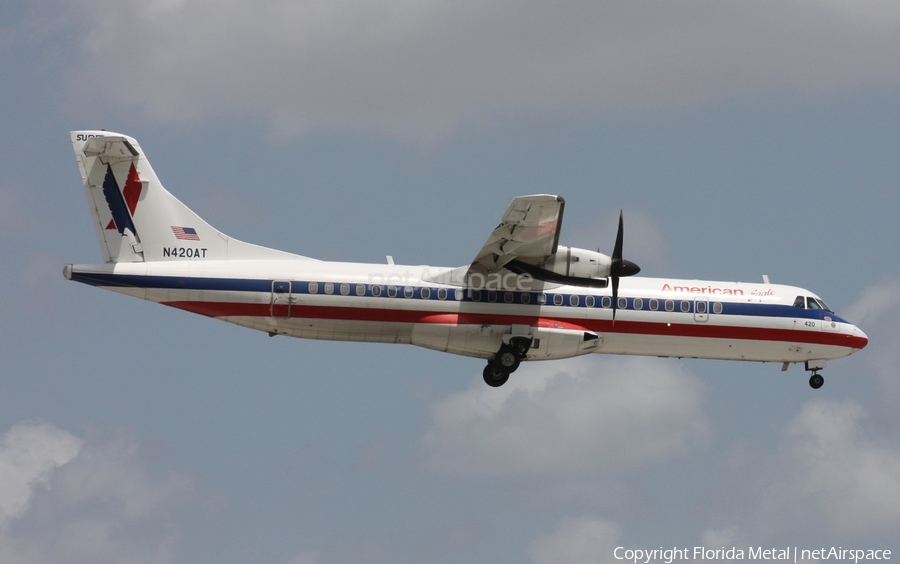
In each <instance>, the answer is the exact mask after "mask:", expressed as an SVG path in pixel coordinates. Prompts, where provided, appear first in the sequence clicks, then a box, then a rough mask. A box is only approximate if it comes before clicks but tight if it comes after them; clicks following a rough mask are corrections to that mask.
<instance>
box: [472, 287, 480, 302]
mask: <svg viewBox="0 0 900 564" xmlns="http://www.w3.org/2000/svg"><path fill="white" fill-rule="evenodd" d="M472 301H473V302H480V301H481V290H472Z"/></svg>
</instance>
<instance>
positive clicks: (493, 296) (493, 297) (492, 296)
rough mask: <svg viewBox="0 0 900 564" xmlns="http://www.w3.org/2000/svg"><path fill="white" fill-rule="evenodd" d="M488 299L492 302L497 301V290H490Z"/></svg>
mask: <svg viewBox="0 0 900 564" xmlns="http://www.w3.org/2000/svg"><path fill="white" fill-rule="evenodd" d="M488 301H489V302H491V303H494V302H496V301H497V292H496V291H495V290H488Z"/></svg>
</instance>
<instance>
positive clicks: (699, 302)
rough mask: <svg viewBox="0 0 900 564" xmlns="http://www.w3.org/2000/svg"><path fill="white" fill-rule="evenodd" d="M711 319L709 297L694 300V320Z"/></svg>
mask: <svg viewBox="0 0 900 564" xmlns="http://www.w3.org/2000/svg"><path fill="white" fill-rule="evenodd" d="M707 320H709V298H697V299H695V300H694V321H697V322H699V323H705V322H706V321H707Z"/></svg>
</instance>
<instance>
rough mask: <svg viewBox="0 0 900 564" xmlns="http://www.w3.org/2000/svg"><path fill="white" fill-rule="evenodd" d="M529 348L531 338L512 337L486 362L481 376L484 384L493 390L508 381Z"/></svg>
mask: <svg viewBox="0 0 900 564" xmlns="http://www.w3.org/2000/svg"><path fill="white" fill-rule="evenodd" d="M529 348H531V337H513V338H511V339H510V340H509V344H504V345H503V346H501V347H500V350H498V351H497V353H496V354H495V355H494V356H493V357H492V358H491V359H490V360H488V363H487V366H485V367H484V372H482V376H483V377H484V383H485V384H487V385H488V386H491V387H493V388H498V387H500V386H502V385H503V384H505V383H506V381H507V380H509V375H510V374H512V373H513V372H515V371H516V369H517V368H518V367H519V364H520V363H521V362H522V359H524V358H525V355H526V354H527V353H528V349H529Z"/></svg>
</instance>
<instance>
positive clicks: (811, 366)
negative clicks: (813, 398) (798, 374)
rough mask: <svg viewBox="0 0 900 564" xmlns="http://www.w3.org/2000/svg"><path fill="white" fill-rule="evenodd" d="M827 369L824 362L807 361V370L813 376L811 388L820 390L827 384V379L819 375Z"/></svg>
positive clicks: (810, 379) (810, 378) (810, 383)
mask: <svg viewBox="0 0 900 564" xmlns="http://www.w3.org/2000/svg"><path fill="white" fill-rule="evenodd" d="M823 368H825V361H824V360H808V361H806V369H807V370H808V371H810V372H812V374H811V375H810V377H809V387H810V388H812V389H814V390H818V389H819V388H821V387H822V385H823V384H824V383H825V377H824V376H822V375H821V374H819V370H822V369H823Z"/></svg>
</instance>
